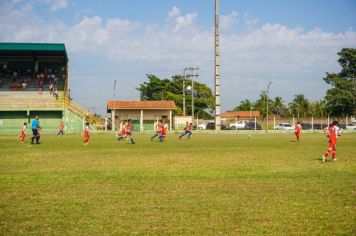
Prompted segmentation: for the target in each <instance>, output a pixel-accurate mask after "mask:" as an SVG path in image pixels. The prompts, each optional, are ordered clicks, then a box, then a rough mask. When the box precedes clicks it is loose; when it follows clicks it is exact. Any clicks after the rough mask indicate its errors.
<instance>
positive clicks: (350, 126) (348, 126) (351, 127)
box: [346, 124, 356, 130]
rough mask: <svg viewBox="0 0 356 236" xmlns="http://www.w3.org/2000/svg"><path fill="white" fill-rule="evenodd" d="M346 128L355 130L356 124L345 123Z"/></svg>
mask: <svg viewBox="0 0 356 236" xmlns="http://www.w3.org/2000/svg"><path fill="white" fill-rule="evenodd" d="M346 130H356V124H352V125H346Z"/></svg>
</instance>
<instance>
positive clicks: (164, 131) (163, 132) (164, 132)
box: [162, 127, 167, 135]
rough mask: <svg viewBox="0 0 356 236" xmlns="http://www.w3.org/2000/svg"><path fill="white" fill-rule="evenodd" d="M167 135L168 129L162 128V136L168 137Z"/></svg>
mask: <svg viewBox="0 0 356 236" xmlns="http://www.w3.org/2000/svg"><path fill="white" fill-rule="evenodd" d="M166 134H167V129H166V128H164V127H163V128H162V135H166Z"/></svg>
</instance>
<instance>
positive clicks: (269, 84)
mask: <svg viewBox="0 0 356 236" xmlns="http://www.w3.org/2000/svg"><path fill="white" fill-rule="evenodd" d="M271 84H272V82H269V83H268V86H267V90H266V100H267V115H266V116H267V129H266V132H268V94H269V87H270V86H271Z"/></svg>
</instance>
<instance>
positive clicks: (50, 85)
mask: <svg viewBox="0 0 356 236" xmlns="http://www.w3.org/2000/svg"><path fill="white" fill-rule="evenodd" d="M49 94H53V96H54V93H53V84H52V82H51V83H50V84H49Z"/></svg>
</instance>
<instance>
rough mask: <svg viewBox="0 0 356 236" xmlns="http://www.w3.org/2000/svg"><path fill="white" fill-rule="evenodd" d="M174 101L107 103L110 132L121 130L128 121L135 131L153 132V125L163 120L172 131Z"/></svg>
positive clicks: (115, 101) (122, 101) (121, 101)
mask: <svg viewBox="0 0 356 236" xmlns="http://www.w3.org/2000/svg"><path fill="white" fill-rule="evenodd" d="M175 109H176V104H175V103H174V101H165V100H163V101H124V100H119V101H117V100H114V101H108V103H107V111H108V113H111V120H112V130H113V131H114V130H115V128H119V129H121V127H122V125H123V124H124V122H125V121H127V120H128V119H131V120H132V124H133V128H134V130H136V131H144V130H154V128H155V124H156V123H157V122H158V121H159V120H161V119H162V120H163V121H164V122H165V123H168V124H169V130H171V129H172V122H173V118H172V112H173V110H175Z"/></svg>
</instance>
